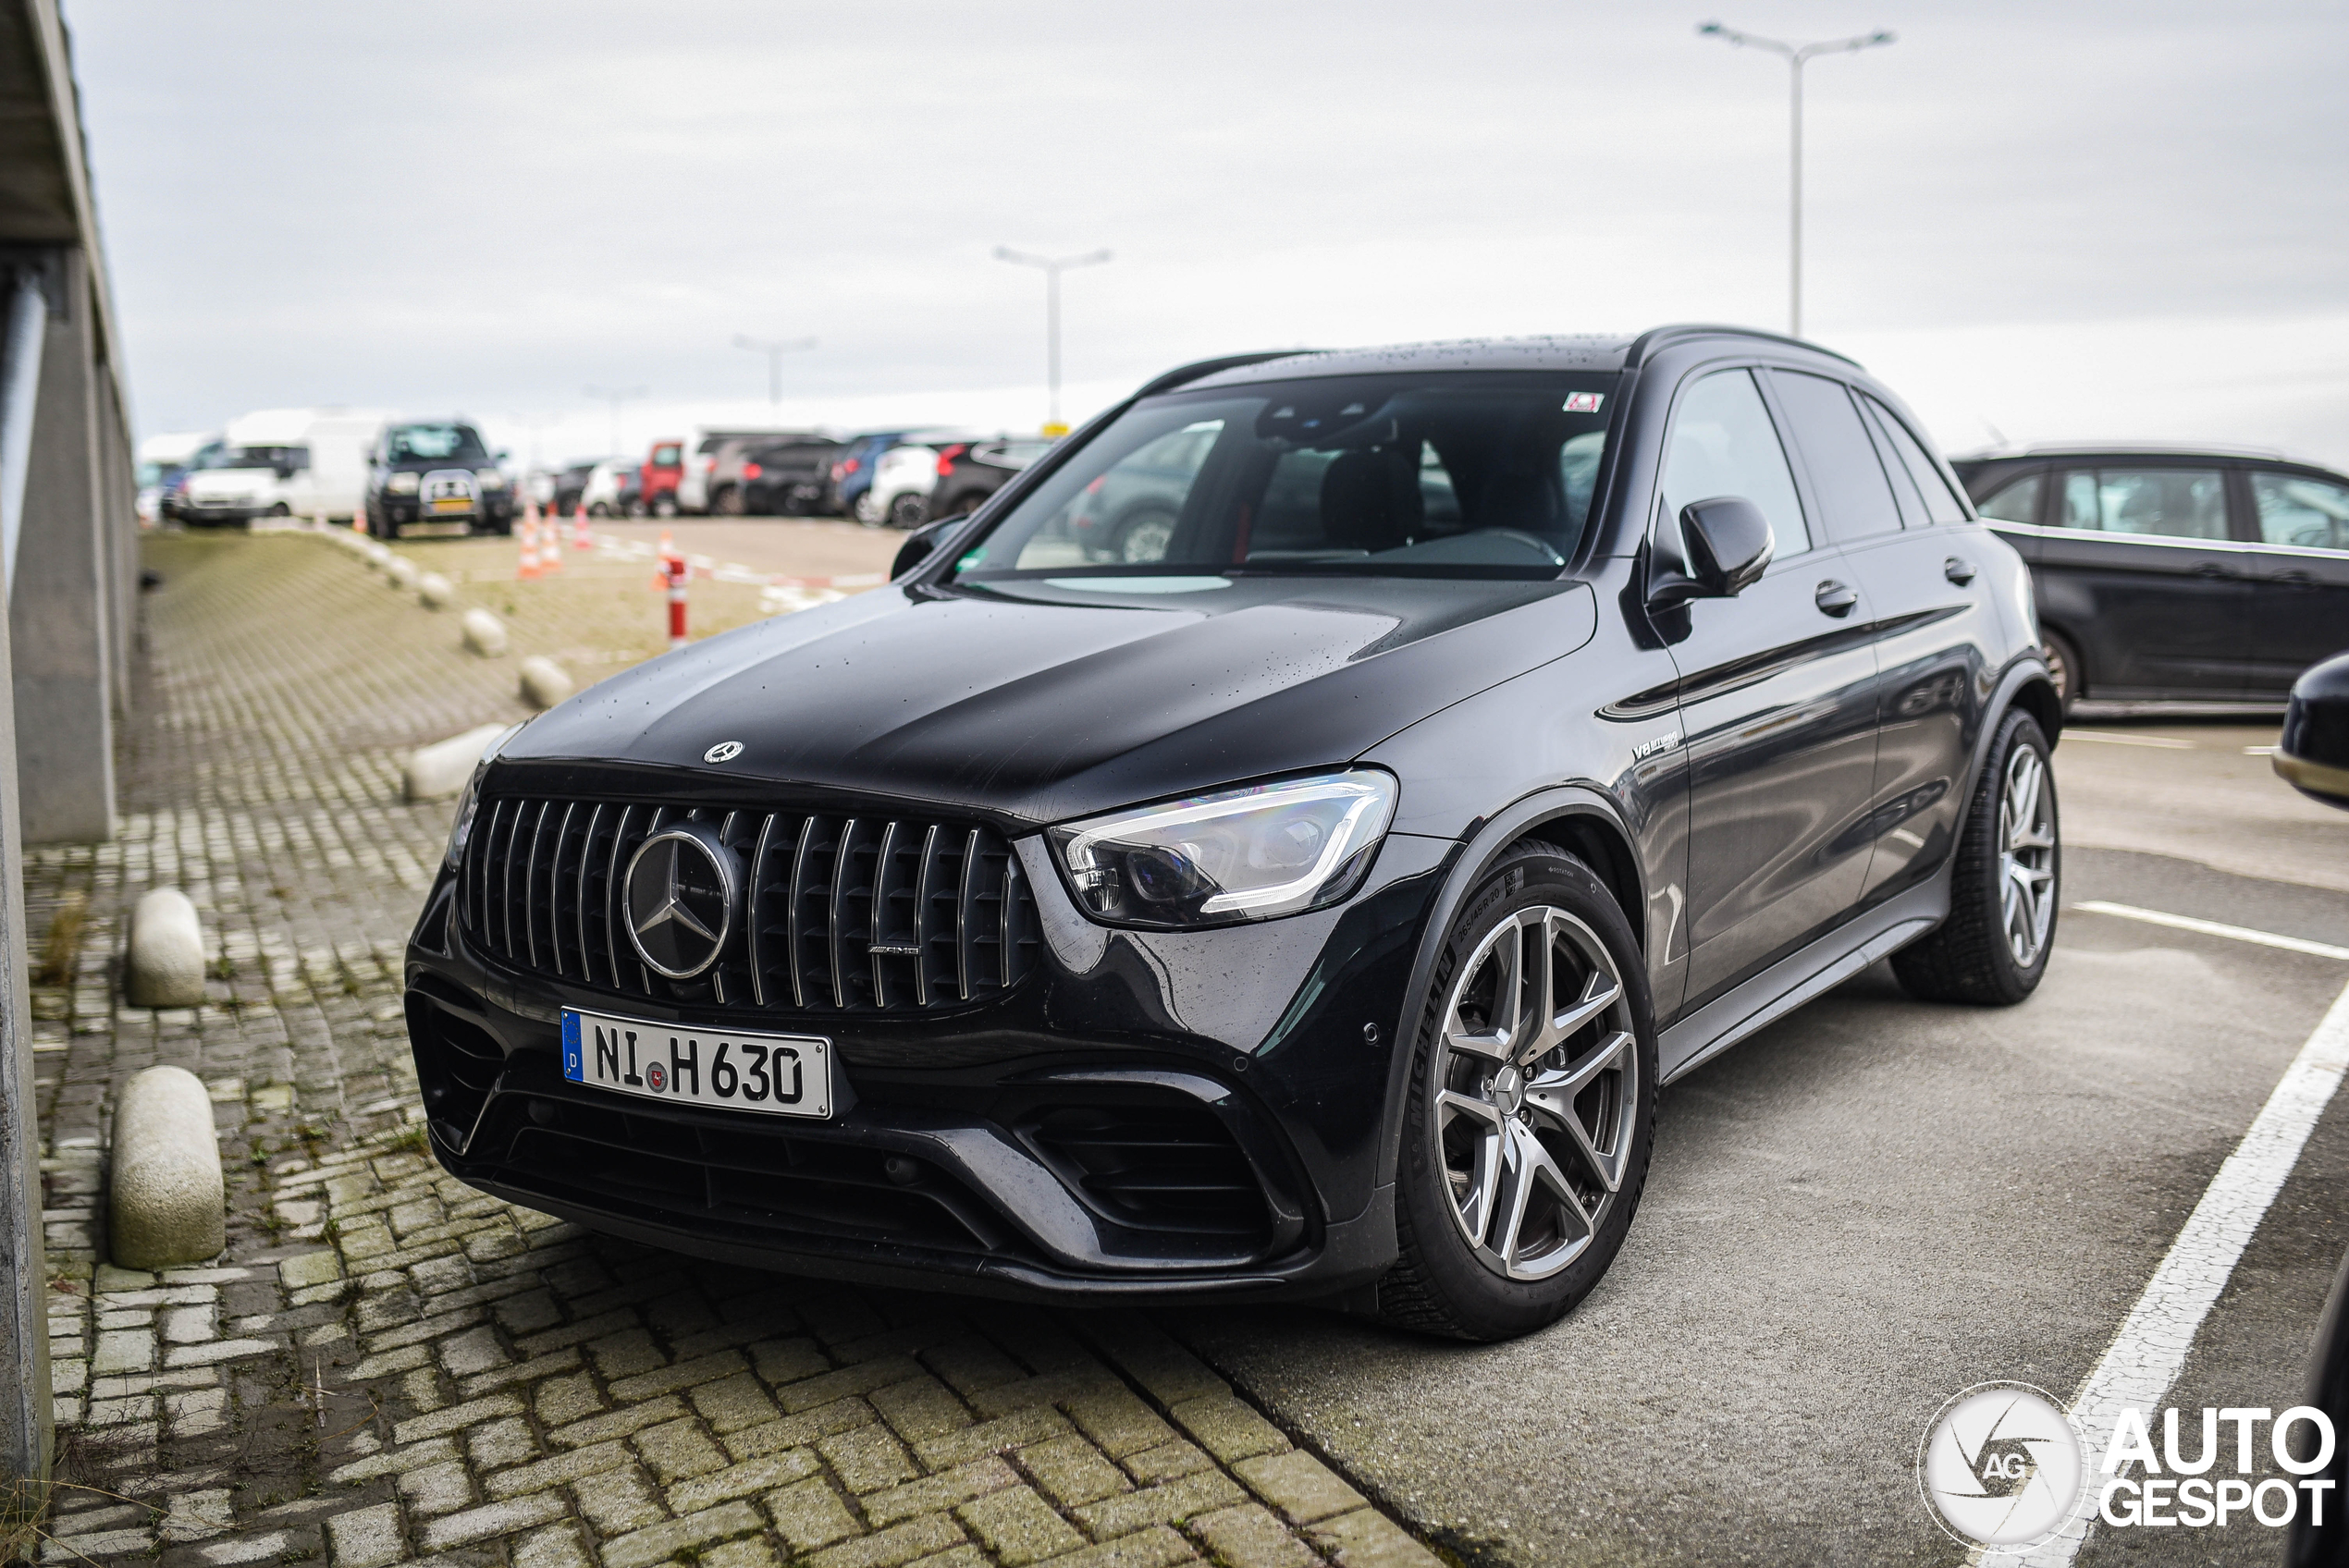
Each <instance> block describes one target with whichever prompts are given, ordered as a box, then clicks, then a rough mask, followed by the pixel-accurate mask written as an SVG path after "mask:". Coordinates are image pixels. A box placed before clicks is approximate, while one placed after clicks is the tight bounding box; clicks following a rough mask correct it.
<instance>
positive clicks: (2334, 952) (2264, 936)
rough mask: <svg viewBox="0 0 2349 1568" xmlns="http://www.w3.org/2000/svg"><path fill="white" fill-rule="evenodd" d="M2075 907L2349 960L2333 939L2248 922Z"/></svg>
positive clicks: (2091, 903) (2103, 905) (2088, 903)
mask: <svg viewBox="0 0 2349 1568" xmlns="http://www.w3.org/2000/svg"><path fill="white" fill-rule="evenodd" d="M2072 908H2073V909H2076V910H2081V911H2083V912H2085V913H2089V914H2115V915H2119V916H2120V917H2121V919H2123V920H2142V921H2144V922H2145V923H2146V925H2167V926H2170V927H2171V928H2172V929H2174V930H2179V931H2198V932H2200V933H2201V934H2202V935H2204V936H2206V937H2227V938H2228V939H2229V940H2231V941H2236V942H2257V943H2258V944H2259V946H2261V947H2263V948H2281V949H2283V950H2284V951H2286V952H2291V953H2307V954H2310V955H2311V956H2313V957H2316V958H2338V959H2349V948H2336V947H2334V946H2332V945H2331V943H2329V942H2311V941H2309V940H2308V939H2307V938H2306V937H2279V936H2277V935H2276V934H2275V933H2274V932H2272V931H2254V930H2253V929H2251V927H2249V926H2247V925H2220V924H2219V922H2217V921H2215V920H2196V919H2195V918H2194V916H2192V915H2190V914H2164V913H2162V912H2161V911H2159V910H2158V909H2139V908H2137V907H2136V906H2135V905H2134V904H2109V903H2107V902H2105V901H2104V900H2102V899H2089V900H2085V901H2083V902H2080V903H2076V904H2073V905H2072Z"/></svg>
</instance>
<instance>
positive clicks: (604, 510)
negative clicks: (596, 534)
mask: <svg viewBox="0 0 2349 1568" xmlns="http://www.w3.org/2000/svg"><path fill="white" fill-rule="evenodd" d="M587 515H588V516H589V517H609V516H611V507H610V506H609V503H607V502H603V501H597V502H596V504H595V505H593V506H591V507H589V508H587Z"/></svg>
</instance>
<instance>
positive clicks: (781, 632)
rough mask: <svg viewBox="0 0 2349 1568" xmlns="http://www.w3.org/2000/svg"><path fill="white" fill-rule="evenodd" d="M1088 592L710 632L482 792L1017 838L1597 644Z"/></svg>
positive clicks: (1369, 594)
mask: <svg viewBox="0 0 2349 1568" xmlns="http://www.w3.org/2000/svg"><path fill="white" fill-rule="evenodd" d="M1064 581H1066V582H1077V581H1082V580H1075V579H1071V580H1064ZM1092 582H1093V583H1094V584H1096V586H1088V587H1087V588H1082V589H1079V588H1068V587H1054V586H1052V585H1051V584H1049V583H1043V582H1020V583H1018V584H1016V585H1014V586H1003V585H997V586H995V587H991V588H989V589H983V590H982V589H953V590H946V591H940V590H936V589H929V588H922V587H907V586H904V585H899V584H891V585H890V586H888V587H885V588H879V589H875V590H873V591H872V592H870V593H867V594H860V595H858V596H857V597H855V598H853V599H849V600H845V601H842V602H840V603H838V604H833V605H829V606H822V607H820V608H818V609H811V610H803V611H801V612H799V613H797V614H793V615H788V616H782V617H779V618H777V619H771V620H766V621H761V622H758V623H756V624H754V625H751V626H747V627H744V628H743V629H741V630H739V631H732V632H728V633H726V634H725V635H723V636H719V637H714V638H711V639H710V640H709V641H707V642H706V643H698V644H696V645H695V646H693V647H690V648H687V649H683V650H681V651H679V652H677V653H673V654H670V655H665V656H663V657H661V658H658V659H654V660H652V661H650V662H649V663H646V664H644V665H640V666H638V667H637V668H634V669H633V670H630V671H628V672H627V673H625V674H622V675H619V676H616V677H614V678H613V679H611V680H606V681H604V682H602V683H601V684H599V685H596V686H595V687H592V688H590V689H589V690H587V691H585V692H581V693H579V694H578V695H577V696H575V697H572V699H571V700H569V701H568V702H566V703H564V704H561V705H560V706H559V707H556V708H553V709H551V710H549V711H548V712H547V713H546V714H543V715H541V716H540V717H538V718H537V719H535V720H534V721H533V722H532V723H531V724H530V725H529V726H528V727H527V728H525V729H523V731H522V732H521V733H520V734H519V735H517V736H515V738H514V739H513V741H511V742H510V743H509V745H508V746H507V748H506V750H505V752H504V753H502V754H501V756H500V758H499V761H498V765H497V768H496V772H497V773H498V775H499V776H500V778H499V781H498V788H500V789H501V790H502V789H505V788H538V789H563V788H576V787H582V786H584V785H589V784H592V783H593V782H594V781H596V780H597V779H598V778H601V779H603V780H604V781H605V783H606V784H607V786H608V787H609V786H611V785H617V784H618V783H619V781H618V780H615V779H611V778H609V775H610V772H611V770H610V769H609V766H604V765H609V764H622V765H629V766H627V768H626V771H627V772H630V773H637V774H638V775H639V777H640V778H642V777H643V773H644V772H649V773H651V774H653V775H655V776H660V782H661V786H662V790H661V792H663V793H669V792H670V791H671V790H674V789H675V788H676V787H677V786H678V785H679V784H681V783H683V782H685V780H683V779H681V778H678V777H677V776H676V773H675V772H674V771H673V770H684V771H686V772H689V773H691V774H692V775H694V776H695V777H697V778H707V779H708V780H709V782H710V785H711V787H712V788H713V789H715V790H720V791H723V792H724V793H726V794H728V795H729V796H732V795H737V794H739V793H741V791H742V790H744V788H745V787H749V786H754V785H756V786H784V787H793V788H804V789H806V790H816V791H821V792H826V793H832V792H841V793H847V794H853V795H855V796H859V797H867V798H870V799H872V800H874V801H876V802H902V803H907V804H910V805H915V806H919V807H926V808H928V809H929V810H932V811H955V812H965V813H976V814H980V815H987V816H990V817H992V818H994V819H996V820H998V821H1000V822H1002V824H1003V825H1004V826H1006V827H1012V828H1016V827H1021V826H1024V825H1028V826H1032V825H1038V824H1042V823H1048V822H1054V821H1062V820H1065V819H1068V818H1070V817H1075V816H1082V815H1088V814H1090V813H1093V812H1097V811H1104V810H1108V809H1111V808H1113V807H1116V806H1120V805H1125V804H1130V803H1133V802H1140V801H1147V800H1152V799H1157V798H1161V797H1166V796H1175V795H1183V794H1189V793H1193V792H1196V791H1198V790H1204V789H1210V788H1213V787H1215V786H1218V785H1223V784H1229V783H1234V782H1237V781H1242V780H1246V779H1249V778H1262V777H1266V776H1269V775H1274V774H1280V773H1286V772H1292V771H1295V770H1298V769H1303V768H1311V767H1323V766H1334V765H1340V764H1344V763H1346V762H1347V761H1349V760H1351V759H1352V758H1354V757H1356V756H1359V754H1361V753H1363V752H1365V751H1367V750H1369V749H1370V748H1371V747H1372V746H1374V745H1376V744H1378V742H1380V741H1384V740H1385V739H1386V738H1387V737H1388V736H1390V735H1392V734H1394V733H1396V731H1397V730H1400V729H1404V728H1406V727H1407V726H1408V725H1411V724H1414V723H1416V722H1418V721H1419V720H1420V719H1422V718H1424V717H1427V716H1428V715H1430V714H1432V713H1434V712H1436V711H1437V710H1439V709H1441V708H1444V707H1447V706H1449V705H1450V704H1453V703H1456V702H1458V701H1460V700H1462V699H1463V698H1466V697H1468V696H1470V695H1472V694H1473V693H1475V692H1479V691H1482V690H1483V689H1485V688H1486V687H1489V686H1493V685H1495V684H1497V683H1499V682H1500V681H1503V680H1507V679H1509V678H1510V677H1512V676H1515V675H1518V674H1521V673H1522V672H1524V671H1525V670H1528V669H1531V668H1534V667H1535V666H1537V665H1540V664H1543V663H1546V662H1548V661H1550V660H1552V659H1556V658H1560V657H1563V656H1564V655H1567V654H1569V653H1571V652H1573V651H1574V650H1575V649H1576V648H1578V647H1580V645H1581V644H1582V643H1586V642H1588V641H1589V640H1590V637H1591V635H1592V632H1593V630H1594V629H1595V626H1596V610H1595V607H1594V605H1593V597H1592V594H1591V591H1590V589H1589V588H1587V587H1586V586H1584V585H1582V584H1580V583H1575V582H1459V581H1423V580H1404V579H1393V578H1388V579H1359V580H1346V579H1317V580H1300V579H1295V578H1289V579H1242V580H1238V581H1236V582H1230V583H1228V584H1226V585H1224V586H1221V587H1217V586H1213V584H1214V583H1215V582H1217V580H1213V579H1163V578H1161V579H1156V580H1151V579H1130V580H1127V582H1130V583H1133V584H1136V585H1138V587H1140V588H1143V589H1146V590H1155V591H1146V592H1135V593H1130V594H1123V593H1118V592H1114V591H1113V592H1103V591H1101V589H1100V588H1099V587H1098V586H1097V585H1098V583H1099V582H1100V580H1098V579H1095V580H1092ZM1170 583H1172V584H1175V585H1196V584H1200V583H1205V584H1207V586H1204V587H1201V588H1199V590H1198V591H1195V592H1181V593H1169V592H1166V591H1165V590H1166V587H1167V586H1168V585H1169V584H1170ZM725 741H739V742H741V750H740V753H739V754H737V755H734V756H732V757H731V758H729V759H728V760H727V761H726V762H724V763H719V764H712V763H709V762H707V761H706V760H705V757H706V754H707V753H709V752H710V750H711V749H712V748H713V747H716V746H719V744H720V743H721V742H725ZM583 763H584V764H590V765H596V766H588V767H585V768H582V767H580V766H578V765H580V764H583ZM517 775H534V776H537V777H536V778H535V782H525V781H524V780H523V778H519V777H517ZM621 787H624V786H621Z"/></svg>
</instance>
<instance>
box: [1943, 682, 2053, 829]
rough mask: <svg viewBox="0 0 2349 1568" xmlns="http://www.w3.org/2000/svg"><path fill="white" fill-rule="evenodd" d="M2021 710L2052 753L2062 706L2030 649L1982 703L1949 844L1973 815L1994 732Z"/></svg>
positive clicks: (1988, 762)
mask: <svg viewBox="0 0 2349 1568" xmlns="http://www.w3.org/2000/svg"><path fill="white" fill-rule="evenodd" d="M2016 708H2021V709H2023V712H2025V713H2027V714H2029V715H2030V716H2031V717H2033V718H2034V719H2035V720H2036V721H2037V722H2038V726H2039V733H2040V734H2041V735H2043V736H2045V737H2046V738H2047V741H2048V750H2049V751H2053V750H2055V746H2056V738H2057V737H2058V736H2059V735H2060V734H2061V733H2062V730H2063V704H2060V703H2059V702H2057V701H2056V692H2055V680H2054V679H2053V678H2052V677H2051V676H2050V675H2049V674H2048V665H2047V661H2046V660H2045V659H2043V658H2041V657H2040V656H2039V655H2038V651H2037V650H2036V649H2034V650H2033V651H2031V652H2030V653H2027V654H2024V655H2022V656H2021V657H2019V658H2017V659H2016V660H2015V661H2014V662H2013V663H2011V664H2010V665H2008V666H2007V668H2006V670H2005V672H2004V673H2003V674H2002V675H2000V676H1999V678H1998V686H1997V688H1996V689H1995V690H1994V691H1993V692H1992V693H1991V697H1990V701H1989V702H1987V703H1986V704H1983V708H1982V713H1983V719H1982V730H1981V733H1979V734H1977V735H1976V736H1974V754H1973V755H1972V756H1971V757H1970V758H1968V759H1967V762H1966V771H1965V788H1964V791H1963V793H1962V795H1961V796H1960V797H1959V802H1960V803H1959V805H1958V818H1957V821H1956V822H1955V823H1953V824H1952V825H1951V826H1950V829H1949V834H1950V842H1951V843H1952V844H1955V843H1958V842H1961V841H1962V840H1963V839H1964V838H1965V829H1966V822H1967V819H1968V818H1969V817H1971V816H1972V815H1973V813H1974V787H1975V786H1976V785H1977V784H1979V783H1980V782H1981V781H1982V770H1983V769H1984V768H1986V767H1987V766H1990V748H1991V746H1992V745H1993V744H1995V743H1996V742H1997V741H1998V731H1999V730H2000V729H2003V728H2004V727H2005V725H2006V722H2007V715H2008V714H2010V713H2011V712H2013V711H2014V710H2015V709H2016Z"/></svg>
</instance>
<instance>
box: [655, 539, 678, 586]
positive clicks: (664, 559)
mask: <svg viewBox="0 0 2349 1568" xmlns="http://www.w3.org/2000/svg"><path fill="white" fill-rule="evenodd" d="M659 558H660V564H659V565H658V567H656V568H655V569H654V570H653V586H654V587H656V588H667V587H668V586H669V580H670V575H671V573H670V570H669V563H670V562H671V561H673V560H675V559H676V558H677V542H676V541H675V540H674V539H672V538H670V533H669V530H667V529H666V528H664V529H662V530H661V531H660V555H659Z"/></svg>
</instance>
